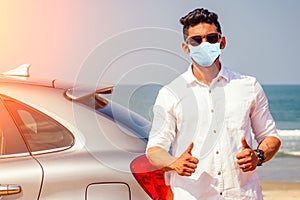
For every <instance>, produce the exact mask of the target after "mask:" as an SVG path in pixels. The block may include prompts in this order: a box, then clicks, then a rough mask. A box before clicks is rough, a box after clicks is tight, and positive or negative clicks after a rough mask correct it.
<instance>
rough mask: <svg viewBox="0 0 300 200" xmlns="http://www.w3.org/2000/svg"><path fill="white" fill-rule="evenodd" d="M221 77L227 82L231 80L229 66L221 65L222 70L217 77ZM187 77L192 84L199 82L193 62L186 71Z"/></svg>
mask: <svg viewBox="0 0 300 200" xmlns="http://www.w3.org/2000/svg"><path fill="white" fill-rule="evenodd" d="M220 78H224V79H225V80H226V81H227V82H228V81H229V80H230V76H229V71H228V68H227V67H225V66H223V65H221V70H220V72H219V74H218V76H217V77H216V79H220ZM185 79H186V81H187V83H188V84H191V83H193V82H198V80H197V78H196V77H195V75H194V74H193V70H192V64H190V66H189V68H188V70H187V71H186V73H185Z"/></svg>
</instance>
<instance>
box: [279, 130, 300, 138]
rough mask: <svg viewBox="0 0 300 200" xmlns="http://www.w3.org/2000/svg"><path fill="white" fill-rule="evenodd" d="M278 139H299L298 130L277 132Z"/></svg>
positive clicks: (299, 132)
mask: <svg viewBox="0 0 300 200" xmlns="http://www.w3.org/2000/svg"><path fill="white" fill-rule="evenodd" d="M278 134H279V136H280V137H300V130H278Z"/></svg>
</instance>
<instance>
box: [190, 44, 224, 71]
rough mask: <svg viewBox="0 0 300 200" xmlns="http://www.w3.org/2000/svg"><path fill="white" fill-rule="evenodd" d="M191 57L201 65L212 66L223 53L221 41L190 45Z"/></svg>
mask: <svg viewBox="0 0 300 200" xmlns="http://www.w3.org/2000/svg"><path fill="white" fill-rule="evenodd" d="M188 47H189V49H190V57H191V58H192V59H193V60H194V61H195V62H196V63H197V64H199V65H200V66H203V67H209V66H211V65H212V64H213V63H214V62H215V60H216V59H217V57H218V56H219V55H220V54H221V49H220V43H215V44H211V43H208V42H202V43H201V44H200V45H198V46H192V45H188Z"/></svg>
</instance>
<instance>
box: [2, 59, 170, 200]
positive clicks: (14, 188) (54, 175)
mask: <svg viewBox="0 0 300 200" xmlns="http://www.w3.org/2000/svg"><path fill="white" fill-rule="evenodd" d="M28 77H29V65H23V66H21V67H20V68H17V69H16V70H12V71H9V72H7V73H3V74H2V75H0V112H1V120H0V199H1V200H6V199H28V200H33V199H51V200H53V199H72V200H76V199H80V200H83V199H85V200H94V199H97V200H98V199H105V200H110V199H112V200H122V199H124V200H143V199H171V198H172V197H171V196H170V195H172V194H171V193H170V190H169V187H167V186H165V183H164V175H163V172H162V171H160V170H156V169H154V168H153V167H152V166H151V165H150V164H149V163H148V161H147V159H146V158H145V156H144V152H145V147H146V142H147V136H148V130H149V127H150V123H149V121H148V120H145V119H144V118H142V117H140V116H139V115H138V114H136V113H134V112H131V111H129V110H128V109H127V108H125V107H123V106H121V105H119V104H117V103H114V102H112V101H111V100H110V99H107V98H106V97H105V95H107V94H109V93H111V92H112V91H113V87H107V86H100V87H98V88H89V87H80V86H79V87H78V86H77V87H74V86H73V85H72V84H67V83H65V82H61V81H57V80H50V81H34V80H31V79H30V78H28ZM23 79H24V80H23Z"/></svg>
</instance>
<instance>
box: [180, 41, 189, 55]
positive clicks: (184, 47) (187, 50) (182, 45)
mask: <svg viewBox="0 0 300 200" xmlns="http://www.w3.org/2000/svg"><path fill="white" fill-rule="evenodd" d="M181 47H182V50H183V51H184V53H186V54H189V53H190V50H189V46H188V45H187V43H185V42H182V44H181Z"/></svg>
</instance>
